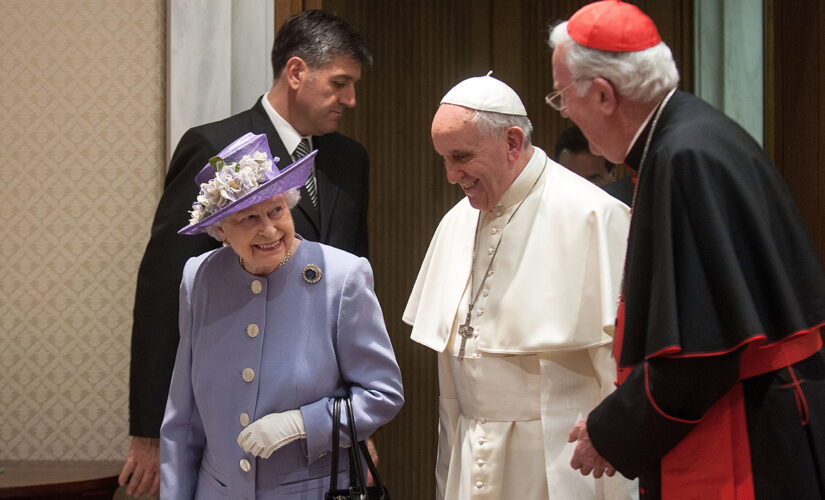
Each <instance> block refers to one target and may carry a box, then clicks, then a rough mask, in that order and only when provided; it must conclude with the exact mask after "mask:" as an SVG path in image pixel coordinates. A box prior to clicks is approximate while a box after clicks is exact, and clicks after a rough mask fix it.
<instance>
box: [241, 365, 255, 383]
mask: <svg viewBox="0 0 825 500" xmlns="http://www.w3.org/2000/svg"><path fill="white" fill-rule="evenodd" d="M241 376H242V377H243V379H244V381H246V382H252V381H253V380H255V370H253V369H252V368H244V369H243V372H242V374H241Z"/></svg>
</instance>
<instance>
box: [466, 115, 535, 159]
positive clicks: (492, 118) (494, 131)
mask: <svg viewBox="0 0 825 500" xmlns="http://www.w3.org/2000/svg"><path fill="white" fill-rule="evenodd" d="M470 123H475V124H476V126H477V127H478V129H479V130H481V131H482V132H483V133H485V134H487V135H488V136H490V137H492V138H493V139H498V138H500V137H501V134H503V133H504V131H505V130H507V129H508V128H510V127H518V128H520V129H521V131H522V132H524V149H525V150H526V149H527V148H528V147H530V136H531V135H532V133H533V124H532V123H530V119H529V118H527V117H526V116H520V115H508V114H506V113H496V112H494V111H478V110H473V117H472V118H471V119H470Z"/></svg>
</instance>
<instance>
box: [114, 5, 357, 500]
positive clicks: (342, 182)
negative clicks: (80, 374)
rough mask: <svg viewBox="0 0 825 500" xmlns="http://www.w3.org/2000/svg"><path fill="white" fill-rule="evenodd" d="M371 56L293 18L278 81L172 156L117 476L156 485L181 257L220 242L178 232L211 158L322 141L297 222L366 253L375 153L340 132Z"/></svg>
mask: <svg viewBox="0 0 825 500" xmlns="http://www.w3.org/2000/svg"><path fill="white" fill-rule="evenodd" d="M371 64H372V56H371V55H370V54H369V52H368V50H367V48H366V46H365V45H364V42H363V41H362V39H361V37H360V36H359V35H358V33H357V32H356V31H355V30H354V28H353V27H352V26H351V25H350V24H348V23H347V22H346V21H345V20H343V19H341V18H340V17H338V16H336V15H334V14H332V13H329V12H326V11H322V10H309V11H304V12H301V13H300V14H296V15H295V16H293V17H291V18H290V19H288V20H287V21H286V22H285V23H284V25H283V26H282V27H281V29H280V30H279V31H278V33H277V35H276V37H275V42H274V44H273V47H272V69H273V74H274V75H275V81H274V83H273V85H272V88H271V89H270V90H269V91H268V92H267V93H266V94H264V95H263V96H262V97H261V98H260V99H259V100H258V102H256V103H255V105H254V106H253V107H252V108H251V109H249V110H247V111H244V112H242V113H239V114H237V115H234V116H231V117H229V118H227V119H225V120H221V121H218V122H214V123H209V124H206V125H201V126H198V127H194V128H192V129H190V130H188V131H187V132H186V133H185V134H184V135H183V137H182V138H181V139H180V142H179V143H178V146H177V148H176V149H175V152H174V154H173V156H172V160H171V163H170V165H169V171H168V173H167V176H166V182H165V184H164V191H163V195H162V197H161V199H160V202H159V204H158V208H157V211H156V213H155V217H154V220H153V222H152V233H151V238H150V240H149V243H148V244H147V246H146V251H145V253H144V255H143V260H142V261H141V264H140V268H139V271H138V277H137V289H136V293H135V307H134V322H133V327H132V348H131V368H130V383H129V434H130V435H131V436H132V440H131V446H130V449H129V454H128V456H127V458H126V462H125V464H124V466H123V470H122V472H121V474H120V478H119V482H120V484H121V485H127V488H126V492H127V493H128V494H130V495H135V496H141V495H145V494H154V493H155V492H156V491H157V489H158V484H159V476H158V444H159V441H158V435H159V431H160V424H161V420H162V418H163V412H164V407H165V404H166V396H167V392H168V390H169V381H170V377H171V374H172V365H173V363H174V357H175V350H176V347H177V344H178V339H179V337H180V335H179V332H178V326H177V317H178V288H179V285H180V280H181V275H182V271H183V266H184V263H185V262H186V261H187V260H188V259H189V258H190V257H193V256H195V255H200V254H202V253H203V252H206V251H208V250H211V249H214V248H216V247H217V242H216V241H215V240H214V239H212V238H210V237H208V236H206V235H198V236H193V237H183V236H180V235H178V234H177V233H176V231H177V229H178V228H180V227H181V226H182V225H184V223H185V222H186V210H187V209H188V208H189V205H190V204H191V201H192V200H193V199H194V198H195V196H196V195H197V186H196V185H195V184H194V183H193V182H192V179H194V178H195V175H196V174H197V173H198V172H199V171H200V169H201V167H202V166H203V165H204V164H205V163H206V162H207V161H208V159H209V158H210V157H211V156H212V155H213V154H214V152H215V151H218V150H219V149H220V148H222V147H223V146H225V145H226V144H228V143H229V142H231V141H232V140H234V139H235V138H237V137H239V136H240V135H242V134H244V133H246V132H253V133H258V134H266V136H267V137H268V139H269V147H270V150H271V151H273V152H274V154H275V155H276V156H278V157H280V158H284V159H289V158H292V159H293V160H294V159H298V157H300V156H301V155H303V154H306V153H308V152H309V151H310V150H311V149H317V150H318V156H317V157H316V160H315V164H314V167H313V171H312V172H311V173H310V175H309V177H308V183H307V185H306V186H302V187H301V188H300V191H301V193H302V194H303V196H302V197H301V199H300V201H299V203H298V205H297V206H295V207H293V208H292V215H293V221H294V225H295V231H296V232H297V233H298V234H300V235H301V236H302V237H303V238H305V239H307V240H313V241H319V242H321V243H325V244H328V245H332V246H334V247H336V248H340V249H342V250H346V251H348V252H352V253H354V254H356V255H359V256H363V257H366V256H367V254H368V242H367V205H368V187H369V161H368V157H367V153H366V151H365V150H364V148H363V147H362V146H361V145H360V144H358V143H357V142H356V141H354V140H352V139H350V138H348V137H345V136H343V135H341V134H338V133H336V132H335V130H336V128H337V126H338V120H339V118H340V117H341V114H342V113H343V112H344V111H345V110H347V109H349V108H352V107H354V106H355V102H356V101H355V84H356V82H357V81H358V80H359V79H360V78H361V71H362V69H365V68H368V67H370V66H371Z"/></svg>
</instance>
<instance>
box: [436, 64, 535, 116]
mask: <svg viewBox="0 0 825 500" xmlns="http://www.w3.org/2000/svg"><path fill="white" fill-rule="evenodd" d="M491 73H492V71H490V73H487V75H486V76H475V77H472V78H467V79H466V80H464V81H463V82H460V83H459V84H458V85H456V86H455V87H453V88H452V89H450V91H449V92H447V94H446V95H445V96H444V97H443V98H442V99H441V104H456V105H458V106H464V107H465V108H470V109H474V110H476V111H492V112H494V113H504V114H507V115H519V116H527V110H526V109H524V104H523V103H522V102H521V99H520V98H519V96H518V94H516V91H515V90H513V89H512V88H510V86H509V85H507V84H506V83H504V82H502V81H501V80H498V79H496V78H493V77H492V76H490V74H491Z"/></svg>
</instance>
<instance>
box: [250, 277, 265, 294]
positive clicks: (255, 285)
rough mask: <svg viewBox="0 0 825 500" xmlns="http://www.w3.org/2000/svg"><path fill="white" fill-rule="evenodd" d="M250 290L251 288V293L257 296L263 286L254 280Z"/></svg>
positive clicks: (259, 281)
mask: <svg viewBox="0 0 825 500" xmlns="http://www.w3.org/2000/svg"><path fill="white" fill-rule="evenodd" d="M250 288H252V293H255V294H258V293H261V290H263V289H264V286H263V285H262V284H261V280H254V281H253V282H252V285H251V286H250Z"/></svg>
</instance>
